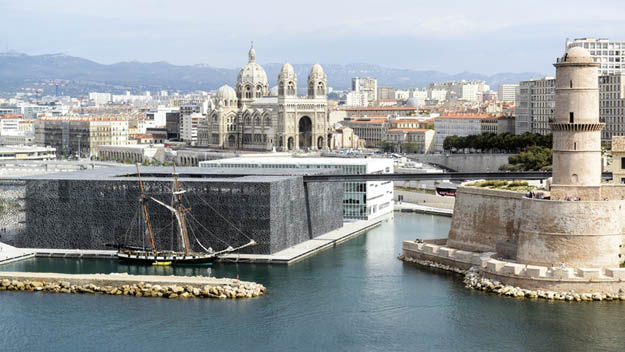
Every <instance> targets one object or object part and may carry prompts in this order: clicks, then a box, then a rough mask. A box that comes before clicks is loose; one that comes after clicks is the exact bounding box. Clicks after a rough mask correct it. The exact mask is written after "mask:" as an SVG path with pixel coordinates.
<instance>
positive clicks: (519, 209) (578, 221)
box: [448, 187, 625, 267]
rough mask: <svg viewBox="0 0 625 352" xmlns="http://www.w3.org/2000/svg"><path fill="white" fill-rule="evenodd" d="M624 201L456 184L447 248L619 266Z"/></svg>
mask: <svg viewBox="0 0 625 352" xmlns="http://www.w3.org/2000/svg"><path fill="white" fill-rule="evenodd" d="M624 243H625V201H620V200H613V201H575V202H574V201H557V200H539V199H529V198H524V197H523V194H521V193H516V192H509V191H500V190H489V189H480V188H476V187H460V188H459V189H458V191H457V196H456V204H455V207H454V215H453V218H452V224H451V230H450V232H449V241H448V246H450V247H453V248H457V249H461V250H469V251H480V252H487V251H492V252H497V254H498V255H499V256H500V257H504V258H510V259H516V261H517V262H519V263H524V264H537V265H548V266H558V265H561V264H562V263H566V264H567V265H577V266H586V267H598V266H607V265H611V266H618V265H619V264H620V263H621V262H623V260H624V259H625V258H621V256H620V255H619V254H621V251H622V247H621V246H622V245H623V244H624Z"/></svg>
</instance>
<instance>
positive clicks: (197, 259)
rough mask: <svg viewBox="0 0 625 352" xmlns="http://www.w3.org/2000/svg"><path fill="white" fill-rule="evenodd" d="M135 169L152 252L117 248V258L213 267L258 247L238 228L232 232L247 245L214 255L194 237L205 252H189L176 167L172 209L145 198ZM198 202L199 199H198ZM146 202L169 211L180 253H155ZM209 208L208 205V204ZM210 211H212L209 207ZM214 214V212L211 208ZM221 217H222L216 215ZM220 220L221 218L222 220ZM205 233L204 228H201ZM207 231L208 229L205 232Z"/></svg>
mask: <svg viewBox="0 0 625 352" xmlns="http://www.w3.org/2000/svg"><path fill="white" fill-rule="evenodd" d="M136 167H137V178H138V179H139V189H140V190H141V199H140V207H141V215H142V220H143V223H144V224H145V227H144V229H145V232H146V233H144V235H146V236H147V237H148V238H149V241H148V243H149V244H150V245H151V248H142V247H136V246H135V247H131V246H124V245H122V246H117V247H118V252H117V258H118V259H120V260H123V261H128V262H134V263H141V264H151V265H170V264H172V265H175V264H209V263H213V262H214V261H215V260H216V259H218V258H219V256H221V255H224V254H227V253H232V252H236V251H239V250H241V249H244V248H247V247H253V246H256V245H258V243H257V242H256V241H254V240H253V239H250V238H249V237H247V236H246V235H245V234H243V232H242V231H240V230H239V229H238V228H236V226H235V228H236V229H237V230H238V231H239V232H240V233H241V234H243V235H244V236H245V237H247V238H248V240H249V242H248V243H246V244H244V245H241V246H238V247H232V246H229V245H228V246H227V248H225V249H223V250H219V251H214V250H213V249H212V248H210V247H209V248H206V247H204V246H203V245H202V244H201V243H200V242H199V240H198V239H197V237H196V238H195V239H196V241H197V243H198V245H199V246H200V247H201V248H202V249H203V250H204V252H193V251H191V246H190V243H189V235H188V227H187V226H188V225H187V222H186V221H185V215H186V214H187V213H188V212H189V211H190V210H191V209H190V208H185V207H184V206H183V204H182V199H183V198H182V196H183V194H185V193H186V191H185V190H181V189H180V186H179V184H178V174H177V173H176V166H175V165H174V167H173V187H172V203H173V204H171V205H169V204H166V203H165V202H163V201H161V200H159V199H156V198H154V197H148V196H146V194H145V190H144V187H143V181H142V180H141V173H140V171H139V164H136ZM200 199H201V198H200ZM148 202H154V203H156V204H158V205H160V206H163V207H164V208H165V209H167V210H169V211H170V212H171V213H172V214H173V216H174V217H175V224H176V225H177V230H178V231H177V232H178V234H179V235H180V240H181V241H180V243H181V246H182V250H181V251H167V250H158V249H157V248H156V245H155V241H154V236H155V234H154V232H153V231H152V224H151V223H150V215H149V213H148V207H147V204H148ZM207 205H208V204H207ZM211 208H212V207H211ZM212 209H213V210H214V211H216V210H215V209H214V208H212ZM217 215H219V216H221V214H217ZM222 218H223V216H222ZM224 220H226V221H227V222H228V223H229V224H230V225H232V226H234V224H232V223H231V222H229V221H228V220H227V219H225V218H224ZM204 229H206V228H204ZM206 230H208V229H206Z"/></svg>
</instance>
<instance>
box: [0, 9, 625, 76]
mask: <svg viewBox="0 0 625 352" xmlns="http://www.w3.org/2000/svg"><path fill="white" fill-rule="evenodd" d="M624 24H625V1H623V0H595V1H578V0H570V1H560V0H540V1H535V0H525V1H505V0H498V1H485V0H464V1H456V0H444V1H432V0H428V1H421V0H407V1H404V0H391V1H380V0H376V1H369V0H358V1H353V0H309V1H301V0H300V1H297V0H290V1H273V0H256V1H248V0H237V1H222V0H219V1H215V0H197V1H195V0H176V1H172V0H125V1H119V0H105V1H102V0H99V1H91V0H55V1H51V0H0V33H2V36H0V51H8V50H11V51H17V52H23V53H26V54H29V55H38V54H50V53H64V54H67V55H72V56H79V57H84V58H87V59H90V60H93V61H96V62H99V63H104V64H111V63H115V62H120V61H133V60H136V61H142V62H155V61H167V62H170V63H172V64H177V65H190V64H206V65H210V66H213V67H224V68H236V67H240V66H241V65H242V64H244V63H245V62H247V51H248V49H249V46H250V42H251V41H253V42H254V47H255V49H256V57H257V61H258V62H259V63H260V64H264V63H282V62H285V61H289V62H291V63H302V64H303V63H315V62H318V63H321V64H349V63H370V64H379V65H383V66H387V67H394V68H408V69H414V70H436V71H442V72H445V73H450V74H454V73H459V72H464V71H469V72H476V73H483V74H494V73H499V72H538V73H542V74H553V72H554V69H553V66H552V63H553V62H554V61H555V58H556V57H558V56H561V54H562V52H563V51H564V45H565V40H566V38H580V37H596V38H609V39H611V40H619V41H625V32H624V29H625V26H624Z"/></svg>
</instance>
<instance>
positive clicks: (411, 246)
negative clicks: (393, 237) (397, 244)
mask: <svg viewBox="0 0 625 352" xmlns="http://www.w3.org/2000/svg"><path fill="white" fill-rule="evenodd" d="M401 246H402V249H404V250H409V251H415V252H418V251H419V243H416V242H415V241H404V242H402V244H401ZM422 248H423V247H422Z"/></svg>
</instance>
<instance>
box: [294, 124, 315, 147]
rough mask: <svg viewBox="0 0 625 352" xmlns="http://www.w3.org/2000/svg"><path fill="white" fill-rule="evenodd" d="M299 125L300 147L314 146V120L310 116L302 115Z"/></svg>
mask: <svg viewBox="0 0 625 352" xmlns="http://www.w3.org/2000/svg"><path fill="white" fill-rule="evenodd" d="M298 125H299V126H298V127H299V128H298V129H297V132H298V133H299V147H300V149H304V148H310V147H312V142H313V141H312V120H311V119H310V117H308V116H302V118H300V119H299V124H298Z"/></svg>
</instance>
